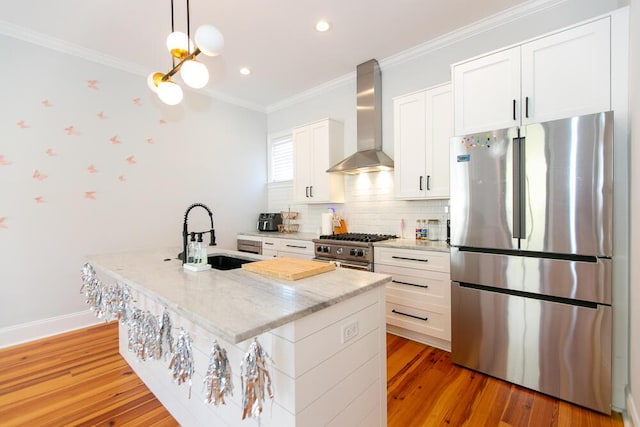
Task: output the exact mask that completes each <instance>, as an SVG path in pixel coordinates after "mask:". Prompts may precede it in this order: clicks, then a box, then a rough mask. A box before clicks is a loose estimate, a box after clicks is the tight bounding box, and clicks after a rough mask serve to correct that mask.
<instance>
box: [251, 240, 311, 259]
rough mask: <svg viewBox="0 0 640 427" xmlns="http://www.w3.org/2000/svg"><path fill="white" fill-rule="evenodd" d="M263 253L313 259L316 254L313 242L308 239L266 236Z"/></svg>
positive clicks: (263, 242)
mask: <svg viewBox="0 0 640 427" xmlns="http://www.w3.org/2000/svg"><path fill="white" fill-rule="evenodd" d="M262 254H263V255H271V256H280V257H283V256H288V257H291V258H304V259H311V258H313V256H314V248H313V242H311V241H307V240H296V239H279V238H275V237H265V238H264V239H263V240H262Z"/></svg>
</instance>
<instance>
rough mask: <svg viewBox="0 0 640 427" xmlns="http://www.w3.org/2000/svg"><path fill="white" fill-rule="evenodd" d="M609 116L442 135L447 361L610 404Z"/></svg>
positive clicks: (576, 399)
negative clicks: (447, 160)
mask: <svg viewBox="0 0 640 427" xmlns="http://www.w3.org/2000/svg"><path fill="white" fill-rule="evenodd" d="M612 186H613V113H612V112H604V113H599V114H592V115H585V116H579V117H573V118H570V119H564V120H556V121H551V122H546V123H539V124H532V125H527V126H522V127H517V128H510V129H502V130H496V131H492V132H484V133H481V134H477V135H469V136H464V137H454V138H452V140H451V201H450V203H451V214H450V216H451V246H452V247H451V280H452V288H451V298H452V301H451V303H452V319H451V323H452V324H451V326H452V337H451V353H452V359H453V362H454V363H457V364H459V365H463V366H466V367H468V368H471V369H474V370H477V371H481V372H484V373H487V374H489V375H492V376H494V377H498V378H501V379H504V380H507V381H510V382H512V383H515V384H519V385H522V386H524V387H527V388H531V389H534V390H537V391H540V392H542V393H545V394H549V395H551V396H555V397H558V398H560V399H563V400H567V401H570V402H573V403H576V404H578V405H581V406H585V407H588V408H591V409H594V410H596V411H599V412H603V413H607V414H608V413H610V412H611V332H612V331H611V282H612V278H611V273H612V268H611V262H612V260H611V257H612V255H613V254H612V206H613V199H612V197H613V194H612V193H613V188H612Z"/></svg>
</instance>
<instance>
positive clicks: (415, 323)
mask: <svg viewBox="0 0 640 427" xmlns="http://www.w3.org/2000/svg"><path fill="white" fill-rule="evenodd" d="M374 251H375V253H374V271H375V272H376V273H384V274H389V275H391V277H392V281H391V283H389V284H388V285H387V289H386V320H387V331H388V332H390V333H393V334H396V335H400V336H403V337H406V338H409V339H412V340H415V341H418V342H422V343H424V344H428V345H431V346H434V347H438V348H441V349H444V350H447V351H450V350H451V291H450V290H451V276H450V274H449V254H448V253H446V252H432V251H422V250H412V249H397V248H385V247H380V248H379V247H376V248H374Z"/></svg>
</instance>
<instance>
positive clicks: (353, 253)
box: [349, 249, 358, 256]
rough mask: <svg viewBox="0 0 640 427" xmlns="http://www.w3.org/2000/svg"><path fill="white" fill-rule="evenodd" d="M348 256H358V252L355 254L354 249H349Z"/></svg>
mask: <svg viewBox="0 0 640 427" xmlns="http://www.w3.org/2000/svg"><path fill="white" fill-rule="evenodd" d="M349 255H351V256H358V252H357V251H356V250H355V249H351V250H350V251H349Z"/></svg>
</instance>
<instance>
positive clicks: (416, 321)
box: [386, 302, 451, 341]
mask: <svg viewBox="0 0 640 427" xmlns="http://www.w3.org/2000/svg"><path fill="white" fill-rule="evenodd" d="M386 313H387V316H386V317H387V323H388V324H389V325H394V326H398V327H400V328H404V329H408V330H410V331H413V332H417V333H420V334H424V335H429V336H432V337H436V338H440V339H443V340H445V341H450V340H451V311H450V310H449V309H445V310H443V311H442V312H439V311H432V310H429V309H418V308H415V307H408V306H405V305H401V304H395V303H391V302H387V303H386Z"/></svg>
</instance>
